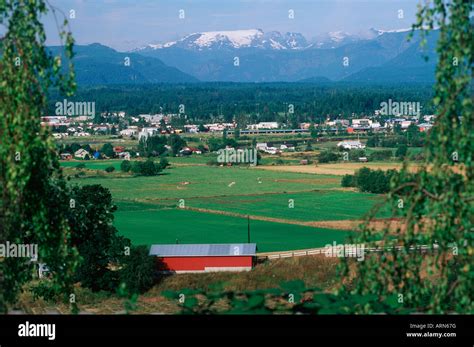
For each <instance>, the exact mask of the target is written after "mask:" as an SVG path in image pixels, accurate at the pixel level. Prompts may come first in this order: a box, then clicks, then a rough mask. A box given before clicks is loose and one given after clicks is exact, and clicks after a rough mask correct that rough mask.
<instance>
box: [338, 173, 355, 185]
mask: <svg viewBox="0 0 474 347" xmlns="http://www.w3.org/2000/svg"><path fill="white" fill-rule="evenodd" d="M341 186H342V187H355V182H354V175H344V176H342V180H341Z"/></svg>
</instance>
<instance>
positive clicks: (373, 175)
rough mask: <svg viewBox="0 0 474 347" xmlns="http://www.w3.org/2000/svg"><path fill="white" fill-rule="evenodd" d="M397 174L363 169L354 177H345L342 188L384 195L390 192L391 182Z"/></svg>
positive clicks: (392, 171)
mask: <svg viewBox="0 0 474 347" xmlns="http://www.w3.org/2000/svg"><path fill="white" fill-rule="evenodd" d="M395 174H396V171H395V170H388V171H382V170H371V169H369V168H366V167H363V168H362V169H359V170H357V171H356V172H355V174H354V175H344V176H343V177H342V180H341V186H342V187H357V188H359V189H360V191H362V192H368V193H374V194H384V193H388V192H389V191H390V181H391V179H392V177H393V176H394V175H395Z"/></svg>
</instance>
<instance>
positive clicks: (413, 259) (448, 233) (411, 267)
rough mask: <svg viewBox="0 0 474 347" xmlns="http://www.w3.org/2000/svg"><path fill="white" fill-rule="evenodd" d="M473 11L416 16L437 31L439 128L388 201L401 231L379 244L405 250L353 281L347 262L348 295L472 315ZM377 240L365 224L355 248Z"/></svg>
mask: <svg viewBox="0 0 474 347" xmlns="http://www.w3.org/2000/svg"><path fill="white" fill-rule="evenodd" d="M472 10H473V5H472V3H470V2H467V1H463V0H453V1H449V2H447V1H442V0H437V1H434V2H427V4H426V5H425V6H422V7H420V9H419V13H418V20H417V23H416V25H415V26H414V28H417V29H422V28H424V27H425V26H427V27H428V28H431V29H432V28H433V27H434V26H439V27H440V38H439V41H438V48H437V51H438V57H439V61H438V66H437V70H436V85H435V97H434V103H435V105H436V106H437V111H436V116H437V118H436V123H435V126H434V127H433V129H432V131H431V133H430V136H429V139H428V142H429V143H428V145H427V146H426V159H425V161H424V163H423V164H422V167H421V169H420V170H419V172H418V173H417V174H412V173H410V172H409V171H408V169H407V167H406V166H405V167H404V168H403V169H402V171H401V172H400V174H399V175H397V176H395V177H394V180H393V181H392V189H391V192H390V194H389V196H388V199H389V201H391V203H392V206H393V215H400V216H402V218H403V228H402V226H400V227H399V228H397V230H396V231H395V232H394V231H393V230H389V229H388V228H387V229H386V230H384V236H383V242H384V244H385V246H387V245H390V244H393V243H395V244H397V245H399V246H401V247H402V251H397V250H396V249H395V248H392V250H391V251H390V252H386V253H384V254H381V255H380V256H371V257H368V258H367V259H366V261H364V262H362V263H361V264H359V265H358V266H355V267H354V269H355V272H356V273H355V275H351V267H350V264H348V263H346V264H345V267H344V268H343V272H342V273H343V275H345V276H346V277H349V278H352V276H354V280H353V281H352V282H351V284H350V287H347V288H346V290H347V291H348V292H351V293H354V294H358V295H369V294H371V295H372V294H375V295H377V296H379V297H383V296H388V295H394V294H395V295H397V296H398V297H399V298H400V299H401V304H402V305H403V306H405V307H410V308H416V309H417V310H419V311H424V312H429V313H445V312H458V313H472V312H474V300H473V299H474V298H473V295H474V292H473V290H472V288H474V268H473V259H474V257H473V255H474V248H473V247H474V246H473V241H474V237H473V233H472V226H473V216H474V210H473V198H474V180H473V178H474V177H473V176H474V163H473V153H474V143H473V140H474V138H473V136H474V133H473V132H472V125H473V120H474V119H473V117H474V112H473V111H474V110H473V100H472V98H471V83H472V82H471V78H472V66H473V62H474V29H473V26H472V24H471V23H470V18H469V16H470V14H471V13H472ZM377 234H380V232H377V231H375V230H373V229H371V228H370V227H369V224H368V223H367V224H366V225H364V226H363V228H362V231H361V233H360V237H359V238H357V239H356V240H355V242H359V243H370V242H372V241H373V240H374V237H375V236H378V235H377ZM413 245H428V246H430V247H432V246H433V245H436V246H437V247H438V250H437V251H436V252H434V253H433V254H426V255H422V254H420V253H419V252H411V251H410V250H409V247H410V246H413ZM372 309H373V307H372ZM374 311H375V310H374Z"/></svg>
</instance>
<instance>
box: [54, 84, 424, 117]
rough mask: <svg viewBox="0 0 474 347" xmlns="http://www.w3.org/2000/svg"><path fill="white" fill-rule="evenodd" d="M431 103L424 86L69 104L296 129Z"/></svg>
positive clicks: (81, 94) (165, 88)
mask: <svg viewBox="0 0 474 347" xmlns="http://www.w3.org/2000/svg"><path fill="white" fill-rule="evenodd" d="M431 97H432V87H431V86H429V85H388V86H374V85H354V84H349V83H342V82H339V83H334V84H329V85H318V84H309V83H262V84H248V83H199V84H189V85H166V84H154V85H141V86H136V85H135V86H130V85H117V86H109V87H89V88H80V89H78V91H77V93H76V95H75V97H74V98H71V100H70V101H75V100H77V101H91V102H92V101H93V102H95V103H96V113H97V114H100V113H102V112H113V111H125V112H127V114H129V115H138V114H149V113H150V114H155V113H161V112H164V113H173V114H179V113H180V112H179V111H180V105H183V106H184V112H183V113H182V115H183V117H182V118H177V119H179V120H180V121H181V122H184V121H185V119H184V115H186V117H187V118H186V119H187V120H192V121H209V120H212V119H216V118H218V117H219V116H222V117H220V118H222V120H223V121H231V120H232V119H234V118H236V119H238V120H239V124H240V123H242V122H259V121H280V122H284V123H288V124H296V123H298V122H303V121H316V122H319V121H321V120H324V119H326V117H327V116H333V117H337V116H339V115H340V116H343V117H350V116H351V115H352V114H353V113H354V114H355V115H356V116H357V115H364V114H373V113H374V110H377V109H379V108H380V103H381V102H384V101H385V102H386V101H387V100H389V99H392V100H400V101H417V102H420V103H421V105H422V106H423V110H424V112H432V111H433V107H432V105H431V103H430V99H431ZM57 100H62V99H61V98H60V97H59V95H57V93H53V97H52V98H51V99H50V103H49V107H48V112H49V114H54V110H55V108H54V103H55V102H56V101H57ZM68 100H69V99H68ZM291 105H292V106H291ZM291 108H293V111H294V112H292V110H291ZM248 115H250V117H249V116H248ZM244 125H245V124H244Z"/></svg>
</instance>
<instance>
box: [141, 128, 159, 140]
mask: <svg viewBox="0 0 474 347" xmlns="http://www.w3.org/2000/svg"><path fill="white" fill-rule="evenodd" d="M158 132H159V129H158V128H143V129H142V131H140V133H139V134H138V140H141V139H142V137H145V138H148V136H153V135H155V133H158Z"/></svg>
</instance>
